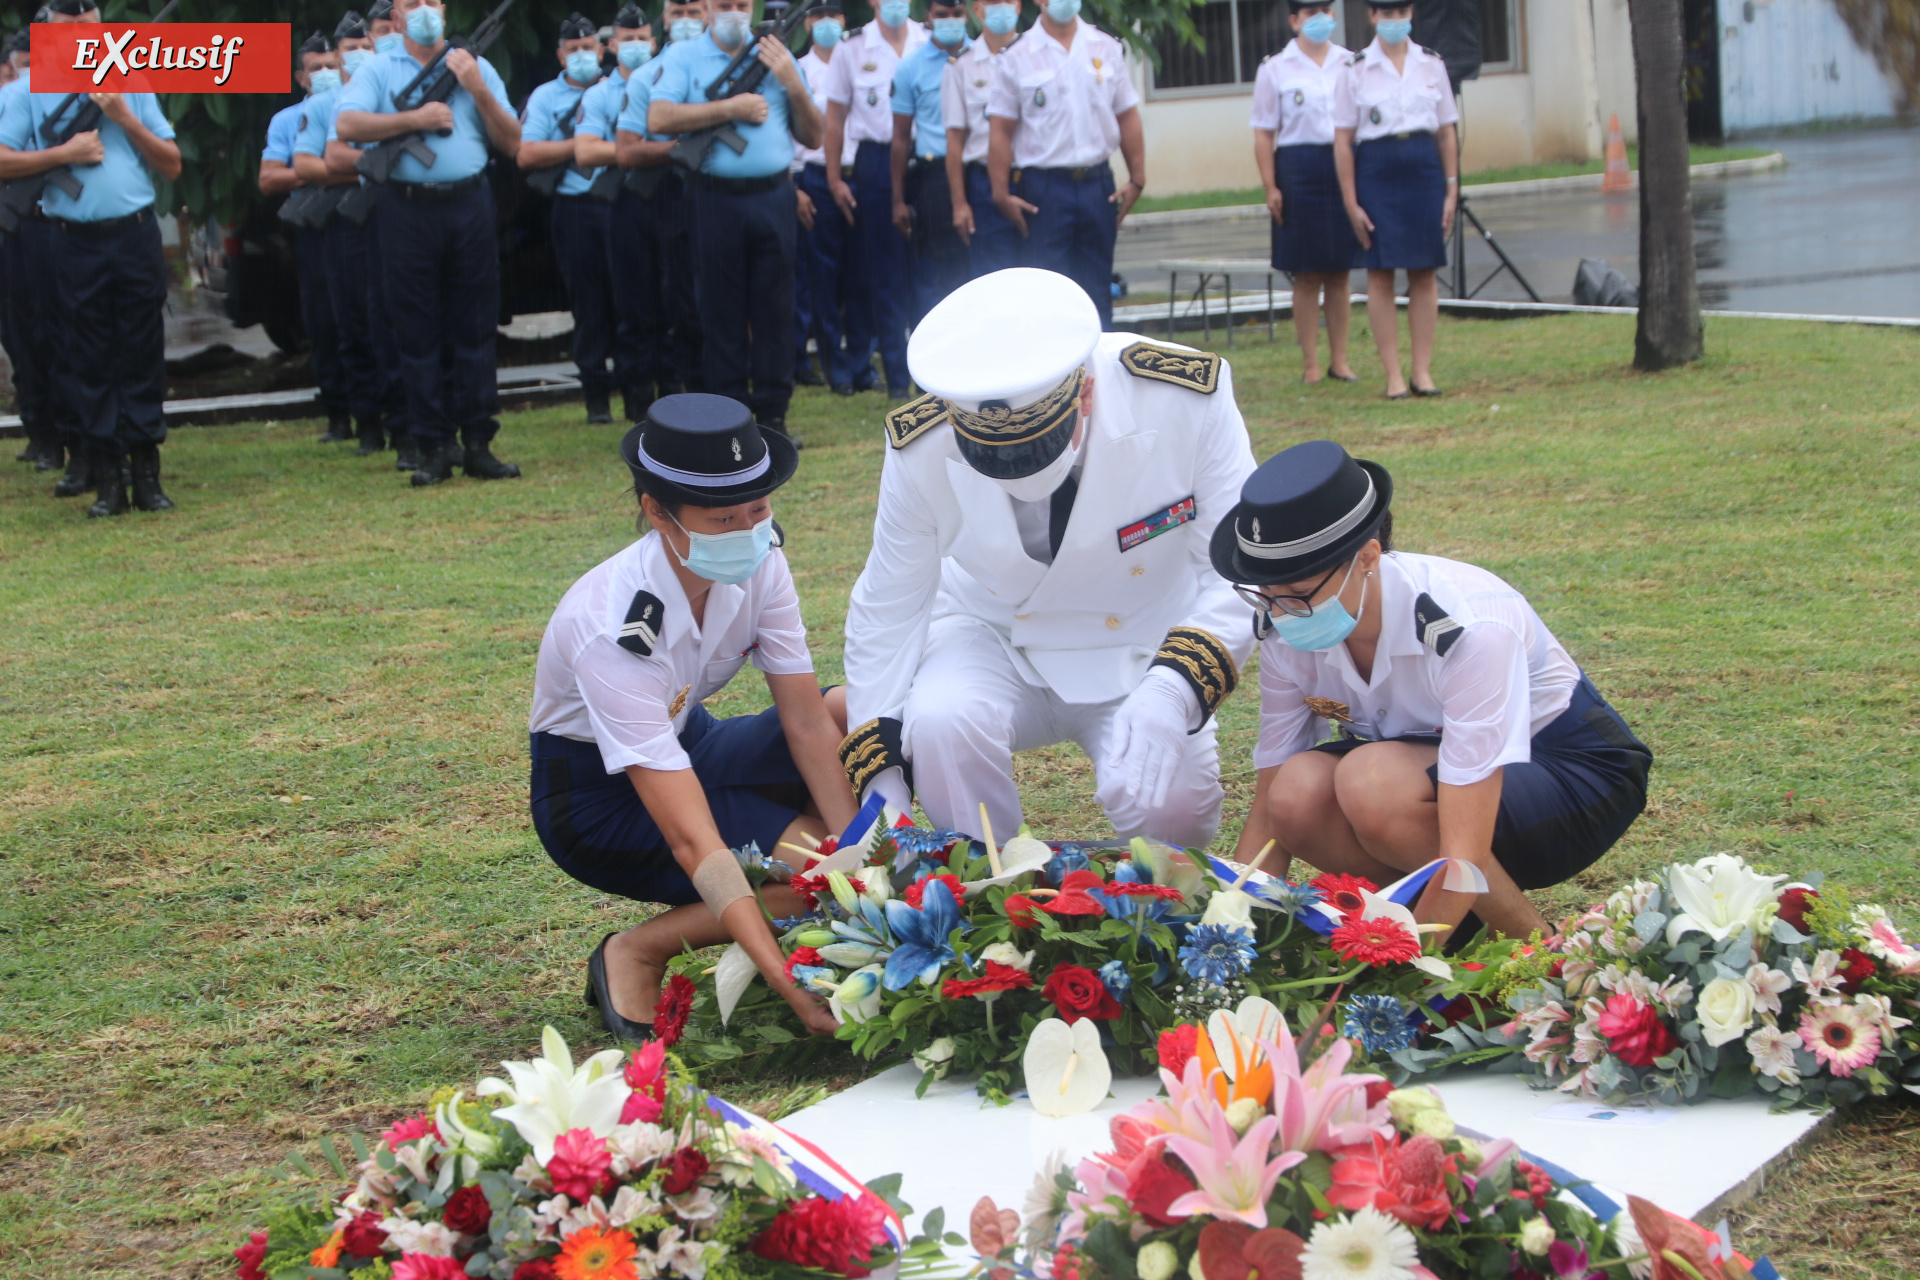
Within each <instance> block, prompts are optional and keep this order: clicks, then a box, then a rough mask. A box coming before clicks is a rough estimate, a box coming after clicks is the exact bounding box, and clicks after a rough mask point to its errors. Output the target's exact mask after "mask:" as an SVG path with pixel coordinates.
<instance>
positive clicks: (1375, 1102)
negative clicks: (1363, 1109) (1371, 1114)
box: [1367, 1080, 1393, 1111]
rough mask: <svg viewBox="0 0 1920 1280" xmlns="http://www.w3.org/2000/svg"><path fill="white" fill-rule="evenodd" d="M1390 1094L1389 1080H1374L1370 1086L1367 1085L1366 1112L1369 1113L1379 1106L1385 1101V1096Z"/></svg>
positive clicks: (1390, 1085)
mask: <svg viewBox="0 0 1920 1280" xmlns="http://www.w3.org/2000/svg"><path fill="white" fill-rule="evenodd" d="M1392 1092H1393V1081H1391V1080H1375V1081H1374V1082H1373V1083H1372V1084H1370V1085H1368V1086H1367V1110H1369V1111H1371V1110H1373V1109H1374V1108H1375V1107H1377V1106H1379V1105H1380V1104H1381V1103H1383V1102H1385V1101H1386V1100H1387V1095H1388V1094H1390V1093H1392Z"/></svg>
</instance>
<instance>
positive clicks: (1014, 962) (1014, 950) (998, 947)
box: [980, 942, 1033, 973]
mask: <svg viewBox="0 0 1920 1280" xmlns="http://www.w3.org/2000/svg"><path fill="white" fill-rule="evenodd" d="M980 959H982V960H983V961H984V960H991V961H993V962H994V963H995V964H1003V965H1006V966H1007V967H1008V968H1009V969H1018V970H1019V971H1020V972H1022V973H1025V972H1027V971H1028V970H1029V969H1031V968H1033V952H1031V951H1022V950H1021V949H1020V948H1018V947H1016V946H1014V945H1013V944H1012V943H1011V942H996V943H994V944H993V945H992V946H990V947H988V948H987V949H986V950H984V951H982V952H981V953H980Z"/></svg>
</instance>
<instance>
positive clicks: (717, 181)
mask: <svg viewBox="0 0 1920 1280" xmlns="http://www.w3.org/2000/svg"><path fill="white" fill-rule="evenodd" d="M691 177H692V178H693V185H694V186H696V187H700V188H702V189H704V190H707V191H724V192H726V193H727V194H728V195H730V196H756V195H759V194H760V193H761V192H763V191H775V190H778V189H779V188H780V187H783V186H785V185H786V184H787V182H788V181H789V177H788V174H787V171H786V170H785V169H782V170H781V171H780V172H778V173H770V174H768V175H767V176H766V177H764V178H719V177H715V176H714V175H713V174H711V173H696V174H693V175H691Z"/></svg>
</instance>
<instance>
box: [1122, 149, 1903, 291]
mask: <svg viewBox="0 0 1920 1280" xmlns="http://www.w3.org/2000/svg"><path fill="white" fill-rule="evenodd" d="M1740 145H1742V146H1748V145H1751V146H1765V147H1767V148H1768V149H1769V150H1779V151H1782V152H1784V153H1785V154H1786V157H1787V165H1786V167H1785V168H1783V169H1774V170H1771V171H1768V172H1765V173H1758V174H1752V175H1746V176H1738V177H1729V178H1707V179H1696V180H1695V181H1694V184H1693V225H1694V244H1695V248H1696V251H1697V253H1698V258H1699V265H1700V295H1701V303H1702V304H1703V305H1704V306H1707V307H1712V308H1716V309H1722V310H1735V311H1781V312H1793V313H1796V314H1802V315H1805V314H1819V315H1863V316H1913V317H1920V129H1874V130H1860V131H1849V132H1835V133H1821V134H1798V135H1788V136H1783V137H1777V138H1756V139H1744V138H1743V139H1741V140H1740ZM1467 191H1468V194H1469V198H1471V194H1472V188H1471V187H1469V188H1467ZM1473 208H1474V211H1475V212H1476V213H1477V214H1478V215H1479V217H1480V220H1481V221H1482V222H1484V223H1486V225H1487V228H1488V230H1490V231H1491V232H1493V234H1494V235H1495V236H1497V237H1498V238H1499V241H1500V245H1501V247H1502V248H1504V249H1505V250H1506V251H1507V254H1508V256H1509V257H1511V258H1513V259H1514V260H1515V262H1516V263H1517V264H1518V265H1519V267H1520V269H1521V271H1523V272H1524V273H1525V274H1526V275H1527V277H1528V278H1529V279H1530V280H1531V281H1532V283H1533V287H1534V288H1535V289H1536V290H1537V291H1538V292H1539V294H1540V296H1541V297H1542V298H1543V299H1545V300H1547V301H1549V302H1567V301H1571V299H1572V290H1573V277H1574V272H1575V270H1576V268H1577V267H1578V266H1579V263H1580V259H1581V258H1604V259H1606V260H1607V261H1608V262H1611V263H1612V264H1613V265H1614V266H1615V267H1616V268H1618V269H1619V270H1620V272H1621V273H1622V274H1623V275H1625V276H1626V277H1627V279H1628V280H1637V279H1638V278H1639V209H1640V205H1639V195H1638V193H1636V192H1623V193H1620V194H1616V195H1606V196H1603V195H1601V194H1600V193H1599V192H1598V191H1595V190H1586V191H1567V192H1554V193H1549V194H1540V195H1525V196H1499V197H1491V198H1486V199H1482V200H1478V201H1474V202H1473ZM1267 252H1268V232H1267V227H1266V225H1265V224H1264V223H1261V222H1257V221H1252V220H1247V221H1237V222H1226V221H1221V222H1206V223H1185V224H1176V225H1172V226H1160V227H1152V226H1141V227H1140V228H1138V229H1137V230H1135V229H1130V228H1128V227H1124V226H1123V227H1122V228H1121V231H1120V242H1119V246H1118V249H1117V251H1116V253H1115V267H1116V269H1117V270H1118V271H1119V272H1120V273H1121V274H1122V275H1123V276H1125V277H1126V278H1127V280H1128V282H1129V283H1131V284H1132V285H1133V286H1134V288H1136V289H1137V290H1140V291H1149V290H1150V291H1153V292H1164V291H1165V289H1166V287H1167V278H1166V276H1164V275H1162V274H1161V273H1160V272H1159V271H1158V270H1157V266H1156V264H1157V263H1159V262H1160V261H1161V260H1162V259H1167V258H1264V257H1266V255H1267ZM1467 263H1468V267H1469V284H1470V285H1472V284H1477V283H1478V282H1479V281H1480V280H1481V278H1482V277H1484V276H1485V275H1487V273H1488V272H1489V271H1491V270H1492V269H1493V268H1494V267H1495V266H1497V265H1498V263H1497V260H1496V259H1495V258H1494V256H1493V254H1492V253H1491V252H1489V251H1488V249H1487V247H1486V246H1485V245H1484V244H1482V243H1480V242H1479V238H1478V237H1477V236H1476V235H1474V233H1473V231H1472V229H1471V228H1469V229H1468V244H1467ZM1444 279H1445V277H1443V280H1444ZM1185 288H1186V289H1189V290H1190V289H1191V288H1192V283H1191V279H1190V278H1189V280H1188V283H1187V284H1186V286H1185ZM1354 288H1355V291H1356V292H1362V291H1364V290H1365V288H1366V284H1365V279H1364V275H1363V273H1359V272H1356V273H1355V274H1354ZM1478 296H1480V297H1483V298H1498V299H1509V300H1524V299H1525V298H1526V293H1525V291H1524V290H1522V289H1521V288H1520V286H1519V285H1518V284H1517V283H1516V282H1515V281H1514V280H1513V279H1512V277H1511V276H1508V275H1505V274H1502V275H1501V276H1499V277H1498V278H1496V279H1495V280H1493V281H1492V282H1491V283H1489V284H1488V285H1487V286H1486V287H1485V288H1484V289H1483V290H1482V291H1481V292H1480V293H1479V295H1478Z"/></svg>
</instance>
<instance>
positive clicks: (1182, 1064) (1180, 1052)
mask: <svg viewBox="0 0 1920 1280" xmlns="http://www.w3.org/2000/svg"><path fill="white" fill-rule="evenodd" d="M1155 1047H1156V1048H1158V1049H1159V1051H1160V1068H1161V1070H1163V1071H1171V1072H1173V1074H1174V1077H1175V1078H1176V1079H1178V1078H1180V1077H1182V1076H1185V1075H1186V1074H1187V1063H1189V1062H1191V1061H1193V1055H1194V1054H1195V1053H1197V1052H1199V1048H1200V1028H1199V1027H1197V1026H1195V1025H1194V1024H1193V1023H1191V1022H1183V1023H1181V1024H1180V1025H1179V1026H1177V1027H1169V1028H1167V1029H1166V1030H1165V1031H1162V1032H1161V1033H1160V1043H1159V1044H1158V1045H1157V1046H1155Z"/></svg>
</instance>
